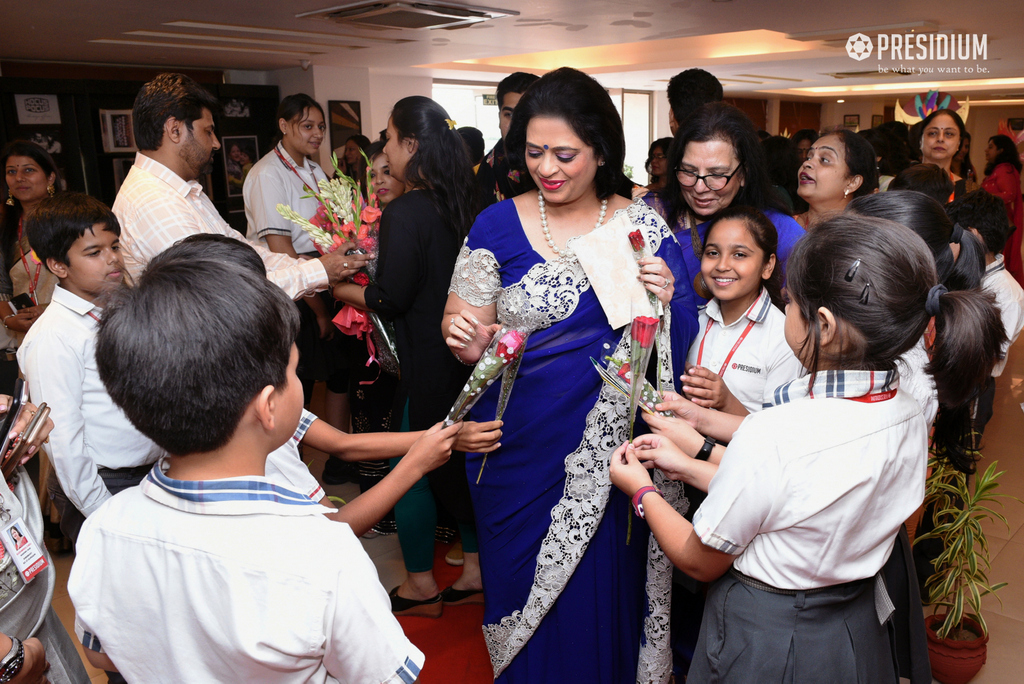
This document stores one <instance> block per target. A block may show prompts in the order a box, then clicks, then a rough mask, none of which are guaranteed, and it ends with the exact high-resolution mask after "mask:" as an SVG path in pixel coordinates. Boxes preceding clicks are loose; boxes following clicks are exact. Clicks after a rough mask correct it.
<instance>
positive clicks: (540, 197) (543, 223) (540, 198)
mask: <svg viewBox="0 0 1024 684" xmlns="http://www.w3.org/2000/svg"><path fill="white" fill-rule="evenodd" d="M537 208H538V209H540V229H541V231H543V233H544V239H545V240H547V243H548V247H550V248H551V251H552V252H554V253H555V254H557V255H558V256H559V257H564V258H566V259H572V258H573V257H575V256H576V253H575V252H573V251H572V250H571V249H569V246H568V242H567V243H566V247H565V250H561V249H559V248H558V247H555V241H554V240H553V239H551V231H549V230H548V213H547V211H546V210H545V207H544V193H542V192H540V191H539V190H538V191H537ZM607 213H608V200H606V199H603V200H601V214H600V216H598V217H597V223H595V224H594V229H595V230H596V229H598V228H600V227H601V224H602V223H604V216H605V214H607ZM570 239H572V238H570Z"/></svg>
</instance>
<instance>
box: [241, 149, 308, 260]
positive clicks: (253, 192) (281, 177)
mask: <svg viewBox="0 0 1024 684" xmlns="http://www.w3.org/2000/svg"><path fill="white" fill-rule="evenodd" d="M277 152H280V153H281V154H282V155H283V156H284V158H285V160H287V162H288V163H289V164H291V165H292V168H294V169H295V171H296V173H298V176H297V177H296V175H295V173H292V172H291V170H289V168H288V167H287V166H285V165H284V163H283V162H282V161H281V159H280V157H278V156H277V154H276V153H277ZM302 162H303V163H302V164H296V163H295V160H294V159H292V158H291V156H290V155H289V154H288V152H286V151H285V149H284V145H282V144H281V143H278V144H277V147H276V148H274V150H273V151H271V152H270V154H268V155H266V156H264V157H263V159H260V160H259V161H258V162H256V163H255V164H253V167H252V169H250V170H249V174H248V175H247V176H246V177H245V184H244V185H243V186H242V197H243V198H244V200H245V220H246V221H247V222H248V224H249V232H248V233H246V238H248V239H249V240H250V241H252V242H259V243H260V244H262V245H266V244H267V240H266V237H267V236H268V235H283V236H286V237H288V238H291V241H292V247H294V248H295V251H296V253H298V254H302V253H304V252H315V251H316V246H314V244H313V240H312V239H311V238H310V237H309V233H307V232H306V231H304V230H303V229H302V228H301V227H300V226H298V225H297V224H295V223H292V222H291V221H289V220H288V219H286V218H284V217H283V216H281V214H279V213H277V205H278V204H285V205H287V206H289V207H291V208H292V209H294V210H295V211H296V212H297V213H298V214H299V216H303V217H305V218H312V217H313V215H314V214H316V210H317V209H318V208H319V206H320V203H319V202H318V201H317V199H316V198H315V197H308V198H305V199H303V197H302V196H303V195H305V194H307V193H308V191H307V190H306V187H305V186H304V185H303V183H305V184H306V185H308V186H309V187H310V188H313V189H314V190H315V189H316V188H317V183H319V182H320V180H327V174H325V173H324V171H323V169H321V168H320V167H319V166H318V165H317V164H314V163H313V162H312V161H310V160H309V159H305V158H304V159H303V160H302ZM300 179H301V180H300Z"/></svg>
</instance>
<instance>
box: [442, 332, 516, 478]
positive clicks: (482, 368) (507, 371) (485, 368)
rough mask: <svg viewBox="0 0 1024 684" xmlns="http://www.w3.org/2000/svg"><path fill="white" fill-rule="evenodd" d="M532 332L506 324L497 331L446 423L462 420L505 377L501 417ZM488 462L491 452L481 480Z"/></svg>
mask: <svg viewBox="0 0 1024 684" xmlns="http://www.w3.org/2000/svg"><path fill="white" fill-rule="evenodd" d="M529 336H530V333H529V332H523V331H521V330H517V329H516V328H509V327H506V326H502V327H501V330H499V331H498V332H497V333H495V335H494V337H493V338H492V339H491V343H490V344H489V345H487V349H485V350H484V353H483V354H481V356H480V360H479V361H477V362H476V366H475V367H474V368H473V372H472V373H470V375H469V379H468V380H466V385H465V387H463V388H462V393H461V394H460V395H459V397H458V399H456V400H455V404H454V405H453V406H452V408H451V410H450V411H449V412H448V417H447V418H445V420H444V424H445V425H446V426H448V425H451V424H452V423H456V422H458V421H460V420H462V419H463V418H464V417H465V416H466V414H467V413H469V410H470V409H471V408H473V405H474V404H476V402H477V401H478V400H479V399H480V397H481V396H482V395H483V393H484V391H485V390H486V389H487V388H488V387H490V386H491V385H493V384H494V381H495V380H497V379H498V378H499V377H501V376H502V375H504V377H502V381H501V395H500V396H499V397H498V409H497V412H496V415H495V420H501V416H502V414H503V413H504V412H505V406H506V405H507V404H508V398H509V395H510V394H511V392H512V382H513V381H514V380H515V377H516V373H518V372H519V363H520V362H521V361H522V359H523V352H524V351H525V350H526V339H527V338H528V337H529ZM485 465H487V455H486V454H484V459H483V462H482V463H481V464H480V475H477V478H476V481H477V483H479V482H480V476H481V475H483V473H484V466H485Z"/></svg>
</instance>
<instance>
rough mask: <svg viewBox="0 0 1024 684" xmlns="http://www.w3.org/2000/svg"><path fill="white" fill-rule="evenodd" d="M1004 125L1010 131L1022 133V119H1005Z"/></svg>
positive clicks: (1023, 122) (1023, 129)
mask: <svg viewBox="0 0 1024 684" xmlns="http://www.w3.org/2000/svg"><path fill="white" fill-rule="evenodd" d="M1006 125H1007V126H1009V127H1010V130H1011V131H1024V119H1007V121H1006Z"/></svg>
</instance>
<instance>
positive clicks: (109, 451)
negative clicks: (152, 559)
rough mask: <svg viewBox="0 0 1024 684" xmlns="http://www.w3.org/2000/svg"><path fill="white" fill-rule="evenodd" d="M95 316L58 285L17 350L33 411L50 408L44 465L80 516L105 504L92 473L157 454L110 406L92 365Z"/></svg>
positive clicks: (126, 465)
mask: <svg viewBox="0 0 1024 684" xmlns="http://www.w3.org/2000/svg"><path fill="white" fill-rule="evenodd" d="M101 311H102V310H101V309H99V308H98V307H95V306H93V303H92V302H87V301H86V300H84V299H82V298H81V297H78V296H77V295H74V294H72V293H70V292H68V291H67V290H65V289H64V288H63V287H60V286H59V285H58V286H57V287H55V288H54V289H53V299H52V300H51V302H50V305H49V306H48V307H46V310H45V311H44V312H43V313H42V315H41V316H39V318H38V319H37V320H36V322H35V323H34V324H33V325H32V327H31V328H29V331H28V334H26V335H25V341H24V342H22V344H21V348H20V349H18V365H19V366H20V367H21V371H22V373H24V375H25V380H26V381H27V382H28V387H29V394H30V395H31V397H32V402H33V403H35V404H36V405H38V404H40V403H42V402H44V401H45V402H46V405H47V406H49V407H50V418H51V420H53V431H52V432H51V433H50V448H49V453H50V459H51V460H52V461H53V469H54V470H55V471H56V473H57V479H58V480H60V486H61V489H63V490H64V493H65V494H67V496H68V499H70V500H71V503H73V504H74V505H75V508H77V509H78V510H79V511H81V512H82V515H85V516H89V515H92V513H93V512H94V511H95V510H96V509H97V508H99V506H100V504H102V503H103V502H105V501H106V500H107V499H109V498H110V492H109V491H108V490H107V487H106V485H105V484H103V480H102V479H101V478H100V476H99V473H98V472H97V468H98V467H101V466H102V467H105V468H134V467H137V466H142V465H147V464H150V463H155V462H156V460H157V459H158V458H159V457H160V456H161V455H162V454H163V451H162V450H161V449H160V448H159V447H158V446H157V445H156V444H154V443H153V442H152V440H150V439H149V438H148V437H146V436H145V435H143V434H142V433H141V432H139V431H138V430H136V429H135V428H134V427H133V426H132V424H131V423H130V422H129V421H128V418H127V417H126V416H125V415H124V412H123V411H122V410H121V409H119V408H118V407H117V406H115V405H114V402H113V400H111V398H110V395H109V394H107V390H106V388H105V387H104V386H103V383H102V382H101V381H100V375H99V370H98V369H97V367H96V326H97V325H98V318H99V315H100V312H101Z"/></svg>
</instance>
